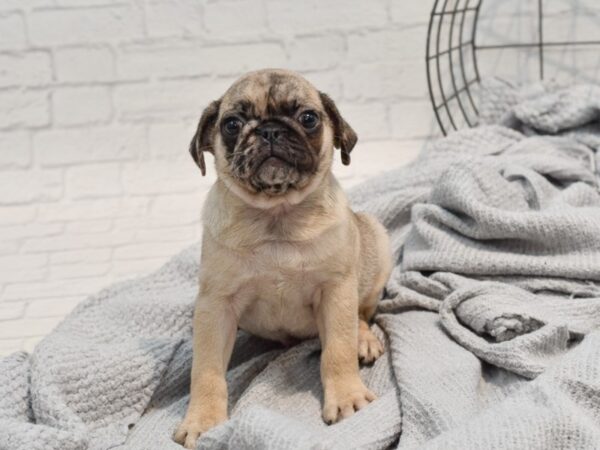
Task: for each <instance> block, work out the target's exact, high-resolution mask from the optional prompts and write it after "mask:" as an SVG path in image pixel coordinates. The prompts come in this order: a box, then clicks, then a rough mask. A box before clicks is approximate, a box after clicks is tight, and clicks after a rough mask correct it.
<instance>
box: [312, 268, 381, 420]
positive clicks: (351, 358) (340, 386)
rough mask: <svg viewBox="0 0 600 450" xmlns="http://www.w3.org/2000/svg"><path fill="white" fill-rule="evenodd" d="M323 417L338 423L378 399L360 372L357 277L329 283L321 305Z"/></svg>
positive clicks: (318, 309)
mask: <svg viewBox="0 0 600 450" xmlns="http://www.w3.org/2000/svg"><path fill="white" fill-rule="evenodd" d="M317 324H318V328H319V337H320V339H321V348H322V352H321V381H322V383H323V391H324V394H325V395H324V396H325V399H324V406H323V419H324V420H325V422H327V423H334V422H337V421H338V420H340V419H343V418H346V417H348V416H350V415H352V414H354V412H355V411H358V410H359V409H360V408H362V407H363V406H365V405H367V404H368V403H369V402H371V401H372V400H374V399H375V395H374V394H373V393H372V392H371V391H370V390H368V389H367V388H366V386H365V385H364V384H363V382H362V380H361V379H360V375H359V372H358V357H357V353H358V349H357V346H358V286H357V281H356V277H355V276H349V277H347V278H346V279H344V280H342V281H341V282H339V281H338V280H336V282H335V283H334V284H330V285H328V286H325V287H324V289H323V293H322V296H321V300H320V302H319V305H318V307H317Z"/></svg>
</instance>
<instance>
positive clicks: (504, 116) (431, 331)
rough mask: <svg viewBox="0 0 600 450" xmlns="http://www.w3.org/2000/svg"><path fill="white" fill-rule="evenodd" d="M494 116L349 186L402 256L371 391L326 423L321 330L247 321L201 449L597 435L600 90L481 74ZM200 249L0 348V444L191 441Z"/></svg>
mask: <svg viewBox="0 0 600 450" xmlns="http://www.w3.org/2000/svg"><path fill="white" fill-rule="evenodd" d="M484 94H485V95H484V96H483V99H482V103H481V116H482V119H483V121H484V122H485V123H486V125H482V126H480V127H478V128H476V129H469V130H464V131H460V132H456V133H454V134H452V135H451V136H450V137H447V138H445V139H441V140H438V141H436V142H434V143H432V144H431V145H430V146H429V147H428V148H426V149H425V150H424V151H423V153H422V155H421V156H420V157H419V158H418V160H417V161H415V162H414V163H413V164H411V165H410V166H409V167H405V168H401V169H398V170H395V171H392V172H389V173H387V174H385V175H383V176H379V177H377V178H376V179H373V180H371V181H369V182H367V183H366V184H364V185H362V186H360V187H358V188H356V189H354V190H353V191H352V192H351V195H350V197H351V199H352V202H353V205H354V208H355V209H357V210H365V211H369V212H371V213H373V214H375V215H376V216H377V217H378V218H379V219H380V220H381V221H382V222H383V223H384V224H385V225H386V227H387V228H388V230H389V232H390V235H391V239H392V245H393V251H394V257H395V258H396V261H397V263H396V266H395V269H394V272H393V274H392V277H391V279H390V281H389V283H388V285H387V288H386V292H385V298H384V299H383V300H382V301H381V303H380V307H379V310H378V314H377V315H376V318H375V323H374V325H373V328H374V330H375V332H376V333H377V334H378V335H379V336H381V337H382V338H383V339H384V340H385V342H386V353H385V355H384V356H383V357H381V358H380V359H379V360H378V361H377V362H376V363H375V364H374V365H373V366H371V367H364V368H362V369H361V376H362V378H363V379H364V380H365V382H366V384H367V385H368V386H369V388H370V389H372V390H373V391H374V392H376V393H377V394H378V397H379V398H378V399H377V400H376V401H375V402H373V403H372V404H370V405H369V406H368V407H366V408H365V409H363V410H361V411H360V412H358V413H357V414H355V415H354V416H352V417H350V418H349V419H346V420H344V421H342V422H340V423H338V424H336V425H333V426H326V425H325V424H324V423H323V422H322V420H321V412H320V410H321V402H322V400H321V399H322V389H321V383H320V379H319V351H320V348H319V343H318V341H317V340H311V341H306V342H303V343H300V344H298V345H296V346H294V347H291V348H284V347H282V346H280V345H279V344H276V343H272V342H268V341H264V340H261V339H258V338H255V337H251V336H249V335H247V334H245V333H241V332H240V334H239V336H238V340H237V343H236V347H235V351H234V355H233V358H232V361H231V366H230V368H229V371H228V373H227V384H228V386H229V392H230V417H231V419H230V420H229V421H227V422H226V423H224V424H222V425H220V426H218V427H216V428H214V429H213V430H211V431H210V432H208V433H206V434H205V435H203V436H202V437H201V439H199V441H198V448H201V449H208V448H211V449H212V448H215V449H226V448H229V449H236V450H237V449H261V450H262V449H273V450H284V449H309V448H310V449H351V448H373V449H375V448H396V447H397V448H401V449H404V448H426V449H433V448H439V449H484V448H485V449H487V448H494V449H516V448H527V449H540V450H542V449H543V450H547V449H563V448H577V449H592V448H599V447H600V332H599V331H598V326H599V325H600V284H599V283H600V193H599V190H598V177H597V173H596V167H597V161H598V152H597V150H598V149H599V148H600V120H599V117H600V87H597V86H575V87H570V88H568V89H561V88H557V87H548V86H547V85H546V86H530V87H528V88H525V89H513V88H511V87H510V86H507V85H504V84H502V83H500V82H493V83H489V84H487V85H486V86H485V87H484ZM199 251H200V250H199V246H197V245H195V246H193V247H191V248H188V249H186V250H184V251H183V252H182V253H181V254H179V255H177V256H175V257H174V258H173V259H172V260H171V261H170V262H168V263H167V264H166V265H165V266H164V267H163V268H161V269H160V270H158V271H157V272H156V273H153V274H151V275H149V276H146V277H143V278H139V279H136V280H133V281H128V282H124V283H120V284H116V285H114V286H111V287H109V288H107V289H105V290H103V291H101V292H100V293H98V294H97V295H94V296H92V297H90V298H89V299H87V300H86V301H84V302H83V303H82V304H80V305H79V306H78V307H77V308H76V309H75V311H73V312H72V313H71V314H70V315H69V316H68V317H67V318H66V319H65V320H64V321H63V322H62V323H61V324H60V325H59V326H58V327H57V328H56V330H55V331H54V332H52V333H51V334H50V335H49V336H48V337H47V338H46V339H44V340H43V341H42V342H41V343H40V344H39V345H38V346H37V348H36V349H35V351H34V352H33V353H32V354H27V353H23V352H20V353H15V354H13V355H11V356H9V357H6V358H4V359H2V360H0V448H1V449H7V450H19V449H23V450H25V449H27V450H35V449H40V450H53V449H55V450H71V449H72V450H75V449H140V450H142V449H143V450H149V449H157V450H168V449H173V450H176V449H180V448H181V447H180V446H178V445H177V444H175V443H174V442H173V441H172V440H171V436H172V433H173V430H174V429H175V427H176V426H177V425H178V423H179V422H180V420H181V419H182V417H183V415H184V412H185V409H186V405H187V403H188V399H189V372H190V366H191V357H192V351H191V336H192V330H191V324H192V320H191V319H192V309H193V303H194V297H195V295H196V291H197V274H198V261H199Z"/></svg>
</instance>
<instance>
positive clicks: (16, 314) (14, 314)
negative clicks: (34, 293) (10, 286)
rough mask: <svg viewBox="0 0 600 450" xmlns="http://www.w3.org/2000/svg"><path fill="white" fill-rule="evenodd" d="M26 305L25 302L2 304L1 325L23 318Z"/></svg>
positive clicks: (0, 304) (0, 308)
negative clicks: (7, 321)
mask: <svg viewBox="0 0 600 450" xmlns="http://www.w3.org/2000/svg"><path fill="white" fill-rule="evenodd" d="M25 305H26V303H25V302H0V323H3V322H4V321H6V320H14V319H19V318H21V317H22V316H23V313H24V312H25Z"/></svg>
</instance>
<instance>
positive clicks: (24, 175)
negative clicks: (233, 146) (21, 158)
mask: <svg viewBox="0 0 600 450" xmlns="http://www.w3.org/2000/svg"><path fill="white" fill-rule="evenodd" d="M62 191H63V181H62V171H61V170H56V169H49V170H38V171H36V172H34V173H31V172H29V171H26V170H13V171H5V172H4V173H3V174H2V177H0V205H10V204H15V203H27V202H32V201H48V200H58V199H59V198H60V197H61V196H62Z"/></svg>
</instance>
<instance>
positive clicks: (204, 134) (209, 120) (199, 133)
mask: <svg viewBox="0 0 600 450" xmlns="http://www.w3.org/2000/svg"><path fill="white" fill-rule="evenodd" d="M220 104H221V100H215V101H214V102H211V104H210V105H208V106H207V107H206V109H205V110H204V112H203V113H202V117H200V122H198V128H197V129H196V134H194V137H193V138H192V142H191V143H190V153H191V154H192V158H194V161H196V164H198V167H200V171H201V172H202V175H203V176H204V175H206V163H205V162H204V152H210V153H214V148H213V142H212V140H213V132H214V128H215V124H216V122H217V117H218V115H219V105H220Z"/></svg>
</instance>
